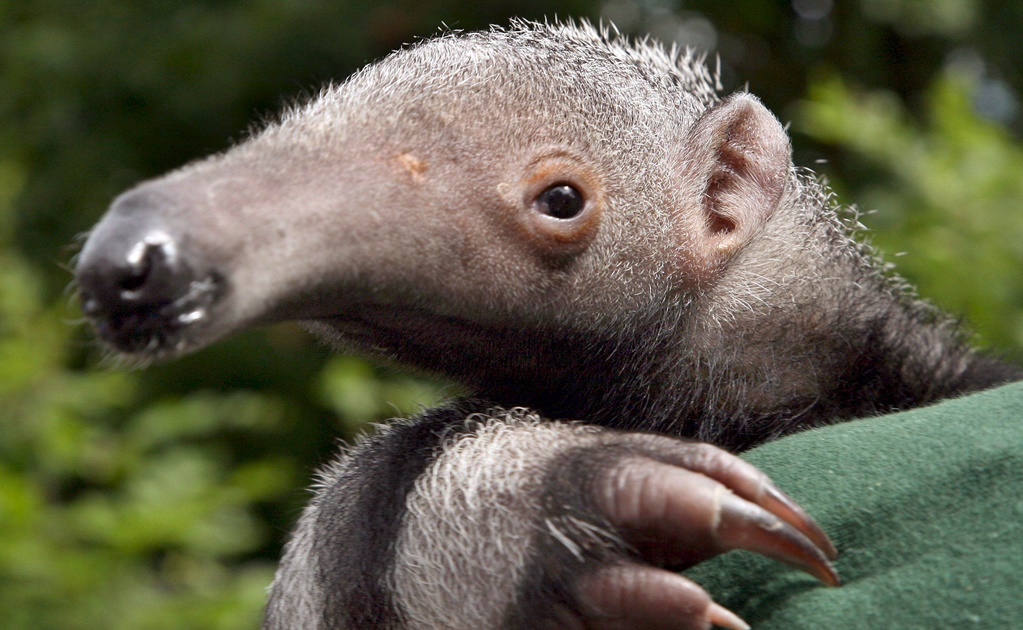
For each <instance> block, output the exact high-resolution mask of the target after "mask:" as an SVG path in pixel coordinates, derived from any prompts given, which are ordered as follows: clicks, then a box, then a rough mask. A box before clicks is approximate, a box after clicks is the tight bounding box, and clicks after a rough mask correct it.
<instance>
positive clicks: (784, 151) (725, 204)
mask: <svg viewBox="0 0 1023 630" xmlns="http://www.w3.org/2000/svg"><path fill="white" fill-rule="evenodd" d="M791 153H792V150H791V147H790V145H789V138H788V134H786V133H785V129H784V128H783V127H782V126H781V123H779V122H778V119H777V118H775V117H774V115H773V114H772V113H771V112H770V111H768V110H767V108H766V107H764V106H763V105H762V104H761V103H760V101H759V100H758V99H757V98H756V97H755V96H753V95H751V94H735V95H732V96H730V97H728V98H727V99H725V100H724V101H722V102H721V103H719V104H718V105H716V106H714V107H712V108H711V109H709V110H707V111H706V112H705V113H704V114H703V116H701V117H700V119H699V120H698V121H696V124H695V125H694V126H693V129H692V130H691V131H690V133H689V135H688V137H687V138H686V140H685V146H684V153H683V155H684V156H685V163H684V166H683V173H682V176H683V180H682V181H683V182H684V184H683V185H684V186H686V187H687V188H689V189H690V190H691V191H693V192H695V193H696V194H695V195H694V197H691V199H694V203H695V206H696V208H694V209H692V210H689V211H695V212H697V213H698V214H699V216H698V217H696V219H697V220H696V222H695V223H696V225H697V231H698V232H699V233H698V234H697V243H696V246H697V247H698V248H700V249H701V250H702V251H701V252H700V253H701V254H702V258H703V259H704V260H705V261H706V262H707V263H709V265H710V266H711V267H716V266H718V265H719V264H720V263H723V262H724V261H725V260H727V259H728V258H729V257H730V256H731V255H732V254H734V253H735V252H737V251H738V250H739V249H741V248H742V247H743V246H744V245H746V244H747V243H748V242H749V241H750V239H752V238H753V235H754V234H755V233H756V231H757V230H758V229H759V228H760V226H761V225H763V224H764V222H765V221H767V220H768V219H769V218H770V216H771V214H772V213H773V212H774V210H775V208H776V207H777V206H778V203H779V201H780V200H781V196H782V193H784V191H785V185H786V182H787V181H788V176H789V169H790V167H791V164H792V158H791Z"/></svg>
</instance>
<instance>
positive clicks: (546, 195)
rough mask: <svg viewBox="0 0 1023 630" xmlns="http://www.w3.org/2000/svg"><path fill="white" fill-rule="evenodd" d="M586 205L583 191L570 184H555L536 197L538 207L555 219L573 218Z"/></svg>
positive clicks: (540, 210)
mask: <svg viewBox="0 0 1023 630" xmlns="http://www.w3.org/2000/svg"><path fill="white" fill-rule="evenodd" d="M585 205H586V200H585V199H583V195H582V193H581V192H579V191H578V190H576V189H575V187H573V186H570V185H568V184H554V185H553V186H551V187H550V188H548V189H546V190H544V191H543V192H542V193H540V195H539V196H538V197H537V198H536V209H537V210H538V211H539V212H541V213H543V214H546V215H547V216H551V217H554V218H555V219H571V218H572V217H574V216H576V215H577V214H579V213H580V212H582V210H583V206H585Z"/></svg>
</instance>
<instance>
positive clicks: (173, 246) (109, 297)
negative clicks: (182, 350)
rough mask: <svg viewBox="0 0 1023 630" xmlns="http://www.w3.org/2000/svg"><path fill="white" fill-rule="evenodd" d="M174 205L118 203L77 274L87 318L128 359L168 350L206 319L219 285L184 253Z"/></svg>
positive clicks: (140, 199) (141, 195)
mask: <svg viewBox="0 0 1023 630" xmlns="http://www.w3.org/2000/svg"><path fill="white" fill-rule="evenodd" d="M168 209H169V206H168V202H167V201H166V200H164V199H161V198H160V197H158V196H156V195H153V194H150V193H146V192H144V191H136V192H133V193H128V194H126V195H125V196H123V197H122V198H120V199H118V200H117V201H116V202H115V203H114V205H113V206H112V207H111V209H110V211H109V212H108V213H107V215H106V216H105V217H104V218H103V220H102V221H101V222H100V223H99V225H97V226H96V229H95V230H94V231H93V232H92V234H91V235H90V236H89V239H88V240H87V241H86V244H85V247H84V248H83V249H82V254H81V256H80V257H79V261H78V267H77V269H76V275H77V278H78V286H79V294H80V298H81V304H82V311H83V312H84V313H85V315H86V316H88V317H89V319H90V320H91V321H92V322H93V324H94V325H95V327H96V330H97V331H98V332H99V334H100V337H102V338H103V339H104V340H106V341H107V342H109V343H111V344H113V345H114V346H115V347H116V348H117V349H119V350H122V351H124V352H142V351H152V350H159V349H163V348H164V347H166V346H167V345H170V344H173V343H174V340H175V337H176V335H177V333H178V332H179V331H180V330H181V329H182V328H184V327H185V326H188V325H190V324H192V323H194V322H197V321H199V320H201V319H203V318H204V317H205V315H206V311H207V309H208V308H209V306H210V304H211V303H212V302H213V299H214V298H215V297H216V288H217V283H216V281H215V280H214V277H213V275H212V274H209V273H207V272H205V271H204V270H203V267H202V265H201V264H197V263H198V262H199V261H198V260H197V259H196V257H195V256H194V255H193V256H189V254H188V252H186V251H183V247H182V243H181V239H180V237H178V236H176V232H177V230H175V229H172V224H173V221H172V220H171V218H169V217H168Z"/></svg>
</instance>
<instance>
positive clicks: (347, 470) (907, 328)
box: [79, 22, 1020, 630]
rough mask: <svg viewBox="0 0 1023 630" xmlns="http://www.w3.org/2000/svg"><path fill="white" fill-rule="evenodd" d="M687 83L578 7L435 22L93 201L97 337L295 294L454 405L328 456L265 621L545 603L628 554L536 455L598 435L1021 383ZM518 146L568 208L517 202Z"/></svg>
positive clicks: (445, 623)
mask: <svg viewBox="0 0 1023 630" xmlns="http://www.w3.org/2000/svg"><path fill="white" fill-rule="evenodd" d="M718 89H719V86H718V85H717V80H716V78H715V77H714V75H713V74H712V73H711V72H710V71H708V69H707V67H706V65H705V64H704V61H703V59H702V58H700V57H698V56H695V55H694V54H693V53H691V52H689V51H683V52H680V51H665V50H664V49H663V48H661V47H660V46H658V45H656V44H653V43H651V42H648V41H641V42H630V41H628V40H626V39H624V38H621V37H618V36H616V35H614V34H611V33H608V32H605V31H601V30H598V29H596V28H594V27H592V26H589V25H587V24H581V25H571V24H545V25H540V24H532V23H525V22H516V23H513V25H512V26H511V28H509V29H507V30H503V29H493V30H491V31H488V32H483V33H469V34H451V35H445V36H442V37H438V38H436V39H432V40H428V41H426V42H423V43H421V44H418V45H415V46H412V47H409V48H407V49H405V50H401V51H399V52H396V53H394V54H393V55H391V56H389V57H387V58H385V59H384V60H382V61H380V62H379V63H376V64H373V65H371V66H368V67H367V68H365V69H363V70H361V71H360V72H358V73H356V74H355V75H353V76H352V77H351V78H349V79H348V80H347V81H345V82H344V83H341V84H339V85H335V86H331V87H328V88H326V89H324V90H323V92H322V93H321V94H320V95H319V96H317V97H316V98H315V99H313V100H311V101H310V102H309V103H306V104H304V105H301V106H297V107H294V108H292V109H291V110H289V111H288V112H286V113H285V114H284V115H283V116H282V117H281V119H280V120H279V121H278V122H276V123H274V124H271V125H269V126H268V127H267V128H266V129H264V130H262V131H260V132H258V133H256V134H255V135H254V136H253V137H252V138H250V139H249V140H247V141H246V142H244V143H242V144H241V145H239V146H238V147H235V148H234V149H232V150H231V151H228V152H227V153H225V154H223V155H218V156H214V157H211V158H208V159H207V160H204V161H201V162H197V163H195V164H192V165H189V166H186V167H184V168H183V169H181V170H179V171H177V172H175V173H172V174H170V175H168V176H165V177H163V178H161V179H158V180H154V181H151V182H147V183H144V184H142V185H140V186H139V187H138V188H136V189H134V190H132V191H129V192H128V193H125V195H123V196H122V197H121V198H119V199H118V200H117V201H116V202H115V204H114V206H113V208H112V209H111V211H110V213H108V215H107V217H106V218H104V220H103V221H102V222H101V223H100V225H98V226H97V228H96V229H95V230H94V233H93V235H92V237H91V238H90V239H89V241H88V243H87V244H86V246H85V248H84V250H83V252H82V256H81V259H80V262H79V275H80V282H81V285H82V294H83V309H84V310H85V311H86V313H87V314H89V316H90V317H91V318H92V319H93V321H94V322H95V323H96V324H97V327H98V329H99V330H100V334H101V336H103V337H104V338H105V339H107V340H108V341H109V342H110V343H111V344H113V345H114V346H116V347H118V348H119V349H121V350H122V351H124V352H128V353H134V354H137V355H140V356H143V357H148V358H162V357H168V356H175V355H178V354H182V353H185V352H189V351H192V350H194V349H196V348H198V347H201V346H203V345H206V344H209V343H212V342H213V341H215V340H216V339H218V338H220V337H223V336H225V335H227V334H230V333H232V332H235V331H237V330H239V329H241V328H244V327H246V326H250V325H254V324H258V323H264V322H269V321H280V320H289V319H298V320H304V321H307V322H309V324H310V326H311V327H312V328H313V329H314V330H316V331H317V332H319V333H321V334H323V335H324V336H326V337H327V338H329V339H331V340H333V341H335V342H336V343H337V344H338V345H340V346H342V347H345V348H350V349H354V350H357V351H359V352H361V353H363V354H369V355H373V356H378V357H384V358H387V359H393V360H396V361H398V362H401V363H404V364H408V365H411V366H413V367H416V368H419V369H422V370H427V371H433V372H437V373H441V374H444V375H446V376H448V377H451V378H454V379H456V380H459V381H461V382H462V383H464V384H465V385H467V386H468V387H469V388H471V389H472V390H473V391H474V392H475V393H476V394H477V395H479V396H480V397H481V399H483V400H482V401H463V402H461V403H456V404H455V405H453V406H452V407H448V408H442V409H439V410H428V411H426V412H424V414H422V415H421V416H419V417H417V418H415V419H412V420H409V421H406V422H398V423H396V424H394V425H392V426H391V427H389V428H387V429H383V430H381V431H380V432H378V433H377V434H375V435H373V436H371V437H368V438H366V439H364V440H362V441H360V442H359V443H358V444H357V445H356V446H354V447H353V448H352V449H350V450H348V451H346V452H345V453H343V454H342V455H341V456H340V457H339V459H338V460H337V461H336V462H335V463H334V464H332V465H331V466H330V467H328V469H327V470H326V472H325V473H324V474H323V476H322V479H321V481H320V483H319V485H318V487H317V492H316V497H315V498H314V499H313V501H312V503H311V504H310V505H309V507H308V508H307V509H306V510H305V512H304V513H303V515H302V517H301V519H300V521H299V524H298V526H297V529H296V532H295V534H294V536H293V538H292V540H291V542H290V543H289V544H288V546H287V549H286V552H285V557H284V559H283V561H282V564H281V568H280V570H279V572H278V575H277V578H276V580H275V582H274V586H273V589H272V593H271V598H270V603H269V605H268V609H267V620H266V625H265V627H266V628H270V629H273V630H283V629H285V628H303V629H316V630H330V629H334V628H361V627H378V628H395V629H397V628H436V627H447V628H480V627H498V626H502V627H522V628H529V627H535V623H537V622H538V621H539V620H544V619H547V620H549V619H550V618H552V615H555V614H561V613H565V612H566V611H567V613H568V614H570V615H574V614H577V613H580V610H582V608H581V604H580V603H579V602H578V601H575V600H574V599H573V597H574V595H573V591H572V588H573V585H574V584H575V582H574V580H575V579H576V578H577V577H578V575H579V574H580V573H581V572H583V571H585V570H588V569H592V568H594V567H599V566H604V565H605V564H606V563H608V562H616V561H620V560H621V559H622V558H624V557H626V556H627V555H628V553H631V552H630V551H629V550H627V549H626V546H625V545H624V543H623V542H622V541H621V539H620V538H619V535H618V534H619V533H618V532H615V531H612V530H611V529H610V528H609V527H608V525H607V523H606V522H605V521H604V520H602V517H601V514H600V513H599V511H597V510H595V509H594V508H593V505H592V500H591V499H592V497H590V496H589V495H587V494H586V491H587V490H592V488H589V487H583V486H585V485H586V484H585V483H583V482H585V481H586V479H581V480H580V482H579V483H578V484H576V485H578V486H579V487H574V486H573V483H574V481H573V480H566V479H564V478H563V475H561V473H566V474H567V473H573V474H586V475H594V476H600V475H601V474H603V473H604V472H606V471H605V470H604V468H603V467H604V466H607V465H609V464H608V462H610V461H612V460H613V456H614V453H618V454H621V453H620V452H619V451H621V449H622V448H625V447H622V446H621V444H620V443H618V442H615V439H616V438H615V436H620V435H622V434H621V433H619V431H622V430H636V431H644V432H652V433H661V434H664V435H670V436H675V437H689V438H697V439H702V440H707V441H711V442H714V443H717V444H720V445H724V446H727V447H730V448H733V449H738V448H745V447H748V446H750V445H752V444H756V443H759V442H762V441H765V440H769V439H773V438H774V437H777V436H780V435H784V434H787V433H792V432H794V431H797V430H801V429H804V428H807V427H811V426H817V425H821V424H825V423H829V422H836V421H839V420H843V419H847V418H851V417H855V416H858V415H866V414H872V413H879V412H883V411H888V410H891V409H896V408H905V407H911V406H915V405H920V404H924V403H927V402H930V401H932V400H936V399H938V398H941V397H945V396H950V395H956V394H959V393H963V392H966V391H971V390H974V389H979V388H983V387H988V386H990V385H993V384H995V383H999V382H1004V381H1006V380H1011V379H1016V378H1019V377H1020V372H1019V371H1018V370H1017V369H1016V368H1013V367H1009V366H1005V365H1003V364H1000V363H998V362H996V361H992V360H990V359H987V358H985V357H983V356H980V355H978V354H977V353H975V352H974V351H973V350H972V349H971V348H969V346H968V345H967V344H966V343H965V342H964V335H963V334H962V333H961V332H959V330H958V329H957V328H956V326H955V325H954V324H953V323H952V320H950V319H949V318H948V317H946V316H945V315H943V314H941V313H940V312H938V311H937V310H936V309H934V308H933V307H931V306H929V305H928V304H926V303H924V302H921V301H919V300H918V299H916V297H915V296H914V295H912V293H911V292H910V291H909V290H908V289H907V287H906V286H905V283H903V282H902V281H901V280H899V279H898V278H897V277H895V276H893V275H892V274H891V273H890V270H889V269H888V268H886V267H885V266H883V265H882V264H881V263H880V262H879V261H877V260H876V259H875V257H874V256H873V254H872V253H871V251H870V249H869V248H868V247H866V246H864V245H860V244H858V243H857V242H856V241H854V240H853V238H852V234H853V232H855V231H856V230H857V229H858V227H859V226H858V224H857V223H856V220H855V216H854V215H853V214H852V213H850V212H849V211H845V210H842V209H840V208H837V207H836V206H835V204H834V203H833V201H832V200H831V198H830V196H829V193H828V192H827V191H826V189H825V188H824V187H823V186H822V185H821V183H820V182H819V181H818V180H817V179H816V177H815V176H813V174H812V173H810V172H808V171H803V170H800V169H798V168H796V167H795V166H794V165H792V164H791V161H790V157H789V146H788V140H787V137H786V136H785V133H784V131H783V129H782V127H781V125H780V124H779V123H778V121H777V120H776V119H775V118H774V117H773V116H772V115H770V114H769V113H768V112H767V111H766V110H765V109H764V108H763V106H762V105H760V104H759V102H758V101H756V99H755V98H753V97H751V96H749V95H734V96H732V97H728V98H722V97H721V96H719V94H718ZM538 165H539V166H538ZM551 165H553V166H551ZM544 168H547V169H548V170H550V171H551V172H553V173H554V175H550V176H551V177H553V176H563V177H566V178H575V179H574V180H573V183H576V184H579V186H580V187H582V188H585V190H586V192H587V194H588V195H589V197H588V198H587V199H588V200H587V203H588V204H589V205H588V206H586V207H587V208H588V209H590V210H593V213H592V214H591V215H584V218H587V220H590V223H585V222H584V223H581V225H582V227H580V228H579V229H578V230H577V231H574V232H573V231H572V230H573V229H575V228H573V227H571V225H572V224H571V223H570V222H566V225H569V227H568V228H564V229H565V230H567V232H564V233H563V232H559V231H558V230H560V229H562V227H563V226H559V225H554V226H553V227H552V225H553V223H552V222H548V223H543V222H542V221H543V220H544V219H543V217H540V219H537V217H536V215H535V214H533V213H532V206H531V205H530V204H531V202H532V200H533V199H534V198H535V196H531V195H533V193H532V192H531V189H530V188H529V186H531V185H533V182H534V180H535V181H538V182H541V183H543V182H545V181H546V180H544V179H543V178H544V177H548V174H547V171H545V170H544ZM566 173H567V175H564V174H566ZM576 180H577V181H576ZM591 219H592V220H591ZM536 221H541V222H540V223H537V222H536ZM538 226H539V227H538ZM565 233H567V234H569V236H567V237H564V238H562V237H563V235H564V234H565ZM559 239H560V240H559ZM125 251H127V252H128V254H127V256H128V259H127V263H126V262H125V260H124V256H125ZM147 265H148V266H147ZM126 273H127V274H128V275H125V274H126ZM111 278H113V280H111ZM126 279H127V281H126ZM125 287H129V288H130V290H128V289H126V288H125ZM497 407H503V408H516V409H517V408H519V407H528V408H530V409H531V410H533V411H528V412H527V411H519V410H517V411H512V412H500V411H492V410H493V409H495V408H497ZM479 414H482V415H479ZM541 418H544V420H541ZM550 418H567V419H573V420H579V421H582V422H585V423H587V424H585V425H583V424H575V423H567V422H566V423H555V422H552V421H550V420H548V419H550ZM597 447H600V448H597ZM629 448H632V447H629ZM629 448H625V450H626V451H628V450H629ZM616 449H618V450H616ZM559 475H561V476H559Z"/></svg>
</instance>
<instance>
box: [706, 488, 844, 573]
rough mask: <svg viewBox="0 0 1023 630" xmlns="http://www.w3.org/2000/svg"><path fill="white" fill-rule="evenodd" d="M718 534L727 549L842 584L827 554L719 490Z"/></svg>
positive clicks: (789, 527) (779, 521) (790, 528)
mask: <svg viewBox="0 0 1023 630" xmlns="http://www.w3.org/2000/svg"><path fill="white" fill-rule="evenodd" d="M718 492H719V493H720V494H721V498H720V502H719V504H718V505H719V506H720V507H719V512H718V514H719V521H718V523H717V535H718V539H719V540H720V542H721V545H722V546H723V547H725V548H727V549H746V550H747V551H754V552H756V553H760V554H763V555H765V556H767V557H769V558H773V559H775V560H778V561H780V562H784V563H785V564H788V565H790V566H794V567H796V568H798V569H802V570H803V571H806V572H807V573H809V574H811V575H813V576H814V577H816V578H817V579H819V580H820V581H822V582H824V583H825V584H827V585H828V586H838V585H839V584H841V580H839V577H838V573H836V572H835V568H834V567H833V566H832V565H831V562H829V561H828V557H827V555H826V552H825V551H824V550H822V549H820V548H819V547H817V546H816V545H815V544H814V543H813V542H812V541H811V540H810V539H809V538H807V537H806V536H805V535H803V533H802V532H800V531H799V530H797V529H796V528H795V527H793V526H792V525H790V524H788V523H786V522H785V521H783V520H782V519H780V518H778V517H777V516H776V515H774V514H772V513H771V512H768V511H767V510H765V509H764V508H762V507H760V506H759V505H757V504H755V503H751V502H749V501H746V500H745V499H742V498H740V497H738V496H736V495H734V494H732V493H731V492H729V491H728V490H727V489H726V488H725V487H724V486H719V487H718Z"/></svg>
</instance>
